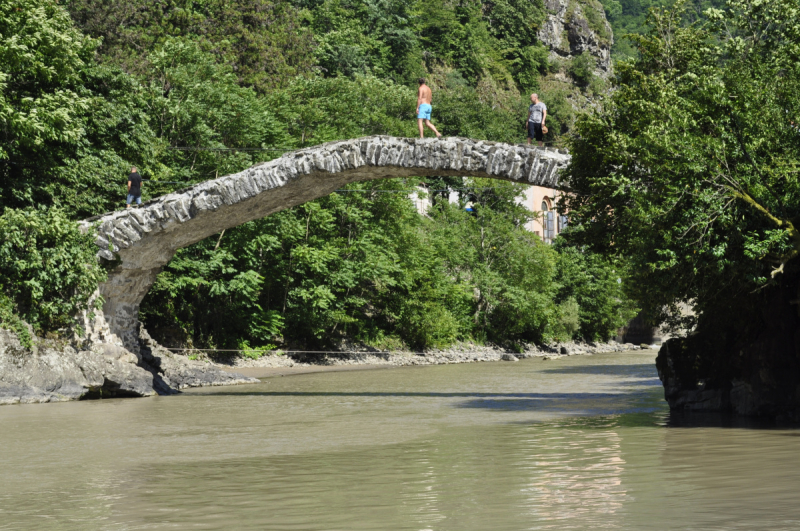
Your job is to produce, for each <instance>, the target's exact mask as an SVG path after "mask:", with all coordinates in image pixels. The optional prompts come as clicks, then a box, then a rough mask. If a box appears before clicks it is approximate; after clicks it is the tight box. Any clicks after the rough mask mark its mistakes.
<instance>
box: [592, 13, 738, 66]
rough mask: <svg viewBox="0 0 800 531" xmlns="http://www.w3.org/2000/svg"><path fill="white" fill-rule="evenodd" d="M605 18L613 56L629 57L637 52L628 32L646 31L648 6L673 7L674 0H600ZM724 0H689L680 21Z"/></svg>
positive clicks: (695, 17)
mask: <svg viewBox="0 0 800 531" xmlns="http://www.w3.org/2000/svg"><path fill="white" fill-rule="evenodd" d="M600 2H601V3H602V5H603V8H604V10H605V12H606V18H607V19H608V22H609V23H610V24H611V28H612V29H613V30H614V45H613V46H612V47H611V55H612V56H613V57H614V58H615V59H620V60H624V59H630V58H633V57H635V56H636V55H637V51H636V45H635V42H634V41H632V40H631V39H629V38H628V35H641V34H644V33H646V32H647V31H648V24H647V15H648V13H649V11H650V9H653V8H656V9H658V8H665V7H672V6H673V5H674V4H675V0H600ZM724 3H725V2H724V0H692V1H691V2H687V3H684V5H685V6H686V11H685V12H684V13H683V16H682V19H683V22H684V23H686V22H694V21H697V20H701V19H704V18H705V15H704V13H705V11H706V10H707V9H709V8H718V7H721V6H722V5H724Z"/></svg>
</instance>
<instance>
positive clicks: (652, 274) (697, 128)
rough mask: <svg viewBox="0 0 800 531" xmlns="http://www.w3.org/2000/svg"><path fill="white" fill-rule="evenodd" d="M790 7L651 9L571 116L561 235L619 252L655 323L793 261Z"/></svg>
mask: <svg viewBox="0 0 800 531" xmlns="http://www.w3.org/2000/svg"><path fill="white" fill-rule="evenodd" d="M797 10H798V5H797V2H796V1H794V0H769V1H766V2H761V3H758V4H750V3H747V2H740V1H738V0H735V1H730V2H728V4H727V9H726V10H725V11H719V10H716V11H710V12H708V16H709V19H710V20H709V21H708V22H706V23H705V24H703V25H691V26H688V27H687V26H682V25H681V20H683V17H684V13H683V12H682V10H681V6H680V5H679V6H678V8H676V9H675V10H666V11H656V12H654V13H652V15H651V18H650V19H649V24H650V25H651V26H652V28H653V29H652V31H651V32H650V33H649V34H647V35H644V36H639V37H635V38H634V39H633V40H634V42H636V44H637V46H638V49H639V54H640V57H639V59H637V60H636V61H635V62H632V63H622V64H620V65H618V68H617V75H616V79H615V85H616V87H615V90H614V92H613V95H612V97H611V99H610V101H609V102H607V104H606V106H605V108H604V109H602V110H600V111H598V112H597V113H595V114H593V115H591V116H587V117H586V118H585V119H583V120H581V121H580V122H579V124H578V126H577V130H578V133H579V134H578V135H577V136H576V137H575V140H574V142H573V144H572V154H573V159H572V164H571V166H570V168H569V171H568V177H569V179H570V183H571V185H572V186H573V187H574V190H575V192H576V193H575V195H574V196H571V197H570V198H568V199H567V201H566V207H567V208H568V209H569V211H570V213H571V217H572V220H573V227H575V228H576V230H575V231H574V232H573V233H572V234H571V235H570V238H571V239H572V240H573V241H574V242H576V243H577V244H581V245H586V246H587V247H588V248H591V249H594V250H596V251H598V252H602V253H604V254H606V255H612V256H625V257H628V259H629V260H630V270H631V271H632V272H633V273H634V274H633V282H632V283H631V286H632V287H633V288H634V289H635V295H636V299H637V300H639V301H641V302H642V304H643V306H644V308H645V309H646V310H648V313H649V315H650V316H651V318H652V319H653V320H655V321H662V320H667V319H669V318H670V316H672V315H674V314H675V310H676V306H675V305H676V303H677V302H679V301H687V302H689V301H691V302H692V303H693V304H694V305H695V309H696V312H697V313H698V314H702V313H706V312H708V313H715V314H719V315H725V314H726V312H730V308H729V306H728V302H727V301H728V300H729V299H730V297H731V296H733V295H734V294H744V293H751V292H753V291H754V290H758V289H761V288H765V287H770V286H775V287H779V286H781V284H782V282H784V280H783V278H784V274H794V273H792V272H794V271H796V269H797V267H798V266H797V263H796V262H797V260H796V257H797V256H798V255H799V254H800V233H798V229H797V225H796V224H797V223H798V220H800V207H799V205H800V185H799V184H798V179H797V175H796V171H797V168H798V167H800V142H798V135H797V130H796V128H794V127H793V125H792V123H791V122H792V121H793V120H794V121H796V120H797V117H798V116H800V104H799V103H798V99H797V94H798V90H799V89H800V69H798V66H797V65H798V64H799V63H798V58H800V53H799V50H800V24H798V18H797V17H796V13H797V12H798V11H797ZM672 322H675V320H672ZM688 324H691V322H689V323H688Z"/></svg>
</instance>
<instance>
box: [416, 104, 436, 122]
mask: <svg viewBox="0 0 800 531" xmlns="http://www.w3.org/2000/svg"><path fill="white" fill-rule="evenodd" d="M432 110H433V107H431V104H430V103H422V104H420V106H419V114H418V115H417V118H419V119H420V120H430V119H431V111H432Z"/></svg>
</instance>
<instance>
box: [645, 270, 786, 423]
mask: <svg viewBox="0 0 800 531" xmlns="http://www.w3.org/2000/svg"><path fill="white" fill-rule="evenodd" d="M788 284H789V287H788V289H787V288H786V287H784V288H783V289H771V290H764V292H762V293H759V294H756V295H752V294H747V295H743V296H740V297H739V298H737V299H734V300H731V301H730V302H729V304H726V307H721V308H720V309H719V310H718V311H716V312H715V311H709V312H707V315H703V316H701V318H700V320H699V321H698V325H697V329H696V331H695V332H693V333H692V334H690V335H689V336H688V337H681V338H673V339H669V340H668V341H666V342H665V343H664V345H663V346H662V347H661V350H660V351H659V353H658V358H657V359H656V367H657V368H658V375H659V378H661V381H662V383H663V384H664V396H665V398H666V399H667V402H668V403H669V405H670V408H672V409H674V410H691V411H722V412H731V413H736V414H738V415H747V416H760V417H766V418H772V419H779V420H790V421H800V317H799V316H798V310H797V307H796V304H797V303H796V298H797V295H796V294H797V293H798V290H797V279H794V280H793V281H790V282H788Z"/></svg>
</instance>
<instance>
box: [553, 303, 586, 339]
mask: <svg viewBox="0 0 800 531" xmlns="http://www.w3.org/2000/svg"><path fill="white" fill-rule="evenodd" d="M553 328H554V335H555V336H556V337H557V338H559V339H561V340H562V341H570V340H572V339H573V338H574V337H575V334H577V333H578V330H580V328H581V322H580V306H579V305H578V301H577V300H575V297H569V298H568V299H566V300H565V301H562V302H561V304H559V305H558V321H557V322H556V324H555V326H554V327H553Z"/></svg>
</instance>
